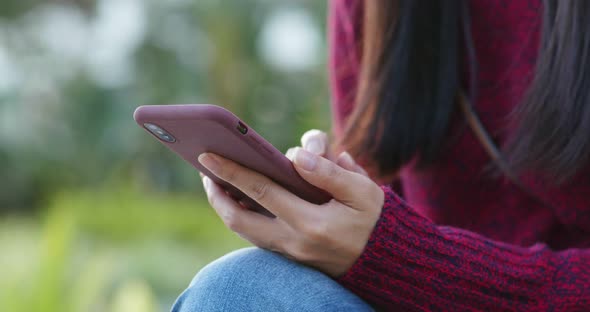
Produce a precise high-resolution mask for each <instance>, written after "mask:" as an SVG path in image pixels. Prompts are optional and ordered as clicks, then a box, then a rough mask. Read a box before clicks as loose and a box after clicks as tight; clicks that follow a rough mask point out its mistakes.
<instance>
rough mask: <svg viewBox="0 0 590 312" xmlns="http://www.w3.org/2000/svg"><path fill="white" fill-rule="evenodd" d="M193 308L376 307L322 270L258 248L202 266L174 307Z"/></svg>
mask: <svg viewBox="0 0 590 312" xmlns="http://www.w3.org/2000/svg"><path fill="white" fill-rule="evenodd" d="M188 311H191V312H193V311H373V309H372V308H371V307H370V306H369V305H368V304H367V303H365V302H364V301H362V300H361V299H360V298H359V297H357V296H355V295H354V294H353V293H351V292H350V291H348V290H347V289H345V288H344V287H342V286H340V285H339V284H338V283H336V282H335V281H334V280H332V279H331V278H330V277H328V276H327V275H324V274H323V273H321V272H319V271H316V270H313V269H311V268H308V267H306V266H303V265H301V264H298V263H296V262H293V261H290V260H288V259H286V258H285V257H283V256H281V255H279V254H276V253H274V252H270V251H267V250H263V249H259V248H245V249H241V250H238V251H234V252H232V253H230V254H227V255H225V256H223V257H221V258H220V259H218V260H216V261H214V262H212V263H210V264H209V265H207V266H206V267H205V268H203V269H202V270H201V271H200V272H199V273H198V274H197V276H195V278H194V279H193V281H192V282H191V284H190V285H189V287H188V289H186V290H185V291H184V292H183V293H182V294H181V295H180V297H179V298H178V299H177V301H176V303H175V304H174V306H173V307H172V312H188Z"/></svg>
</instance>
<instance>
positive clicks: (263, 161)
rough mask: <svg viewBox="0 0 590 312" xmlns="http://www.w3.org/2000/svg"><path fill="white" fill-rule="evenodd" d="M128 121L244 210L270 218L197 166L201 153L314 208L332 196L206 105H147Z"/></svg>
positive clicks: (272, 149)
mask: <svg viewBox="0 0 590 312" xmlns="http://www.w3.org/2000/svg"><path fill="white" fill-rule="evenodd" d="M133 118H134V119H135V121H136V122H137V124H139V126H141V127H142V128H144V129H145V130H146V131H147V132H148V133H150V134H151V135H152V136H154V137H155V138H156V139H158V140H159V141H160V142H161V143H162V144H164V145H165V146H166V147H168V148H169V149H170V150H172V151H173V152H174V153H176V154H178V155H179V156H180V157H182V158H183V159H184V160H185V161H187V162H188V163H190V164H191V165H192V166H193V167H195V168H196V169H197V170H199V171H200V172H202V173H203V174H204V175H206V176H208V177H209V178H211V179H212V180H213V181H214V182H216V183H218V184H219V185H221V186H222V187H223V188H224V189H225V190H226V191H227V192H228V193H229V194H230V195H231V196H232V197H233V198H234V199H236V200H238V201H240V202H241V203H242V204H243V205H244V206H245V207H247V208H248V209H251V210H254V211H256V212H259V213H262V214H264V215H266V216H270V217H272V216H273V215H272V213H270V212H269V211H267V210H266V209H265V208H264V207H262V206H260V205H259V204H258V203H257V202H256V201H254V200H252V199H251V198H249V197H247V196H246V195H245V194H244V193H242V192H241V191H240V190H238V189H237V188H235V187H233V186H232V185H231V184H229V183H227V182H225V181H223V180H221V179H219V178H217V177H216V176H215V175H214V174H212V173H210V172H209V171H208V170H207V169H206V168H205V167H203V166H202V165H201V164H200V163H199V161H198V157H199V155H200V154H202V153H205V152H211V153H215V154H217V155H220V156H223V157H225V158H227V159H231V160H233V161H235V162H237V163H239V164H241V165H242V166H244V167H247V168H249V169H252V170H254V171H256V172H259V173H261V174H263V175H265V176H267V177H268V178H270V179H272V180H273V181H275V182H276V183H278V184H279V185H281V186H282V187H284V188H285V189H287V190H289V191H290V192H292V193H293V194H295V195H297V196H299V197H300V198H302V199H304V200H306V201H309V202H311V203H314V204H323V203H326V202H328V201H329V200H330V199H331V198H332V196H331V195H330V194H328V193H327V192H325V191H323V190H321V189H319V188H317V187H315V186H313V185H311V184H309V183H308V182H307V181H305V180H303V178H301V176H299V174H298V173H297V171H296V170H295V168H294V167H293V164H292V163H291V161H290V160H289V159H288V158H287V157H285V156H284V155H283V153H281V152H280V151H279V150H277V149H276V148H275V147H274V146H273V145H272V144H270V143H268V142H267V141H266V140H265V139H264V138H262V136H260V135H259V134H258V133H256V131H254V130H253V129H252V128H250V127H249V126H248V125H247V124H246V123H245V122H244V121H242V120H240V119H239V118H238V117H236V116H235V115H234V114H232V113H231V112H230V111H228V110H226V109H224V108H222V107H219V106H216V105H209V104H191V105H147V106H140V107H138V108H137V109H136V110H135V113H134V114H133Z"/></svg>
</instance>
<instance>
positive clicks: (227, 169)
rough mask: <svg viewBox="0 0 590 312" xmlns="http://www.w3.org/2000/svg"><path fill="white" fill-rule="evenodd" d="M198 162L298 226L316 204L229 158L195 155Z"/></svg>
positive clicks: (204, 154)
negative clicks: (197, 156)
mask: <svg viewBox="0 0 590 312" xmlns="http://www.w3.org/2000/svg"><path fill="white" fill-rule="evenodd" d="M199 162H200V163H201V164H202V165H203V166H205V167H206V168H207V169H209V171H211V172H212V173H213V174H215V175H216V176H217V177H219V178H220V179H222V180H224V181H226V182H228V183H230V184H232V185H233V186H235V187H236V188H238V189H239V190H240V191H242V192H243V193H244V194H245V195H246V196H248V197H250V198H251V199H253V200H254V201H256V202H258V203H259V204H260V205H261V206H262V207H264V208H266V209H267V210H269V211H270V212H271V213H273V214H274V215H275V216H277V217H279V218H280V219H282V220H284V221H285V222H287V223H289V224H291V225H293V226H298V225H300V224H302V223H303V222H305V220H306V219H307V218H306V217H308V216H310V215H309V213H310V211H313V208H315V207H316V206H315V205H313V204H310V203H309V202H307V201H305V200H303V199H301V198H299V197H297V196H295V195H293V194H292V193H291V192H289V191H287V190H285V189H284V188H283V187H281V186H280V185H278V184H276V183H275V182H273V181H272V180H271V179H269V178H267V177H265V176H264V175H261V174H259V173H257V172H255V171H252V170H250V169H248V168H245V167H243V166H241V165H239V164H237V163H235V162H233V161H231V160H228V159H225V158H223V157H221V156H218V155H214V154H211V153H203V154H201V155H199Z"/></svg>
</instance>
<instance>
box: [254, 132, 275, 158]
mask: <svg viewBox="0 0 590 312" xmlns="http://www.w3.org/2000/svg"><path fill="white" fill-rule="evenodd" d="M250 138H251V139H252V141H254V142H256V144H258V146H260V147H262V149H263V150H264V151H265V152H267V153H269V154H272V153H273V150H271V149H269V148H268V147H266V144H264V143H262V142H260V141H259V140H257V139H256V138H255V137H253V136H251V137H250Z"/></svg>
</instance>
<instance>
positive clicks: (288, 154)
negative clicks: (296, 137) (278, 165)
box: [285, 148, 295, 161]
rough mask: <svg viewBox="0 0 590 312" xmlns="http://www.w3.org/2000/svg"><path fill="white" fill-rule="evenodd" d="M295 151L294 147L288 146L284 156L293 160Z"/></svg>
mask: <svg viewBox="0 0 590 312" xmlns="http://www.w3.org/2000/svg"><path fill="white" fill-rule="evenodd" d="M294 151H295V149H294V148H290V149H289V150H288V151H287V153H285V157H287V158H289V160H290V161H293V152H294Z"/></svg>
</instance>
